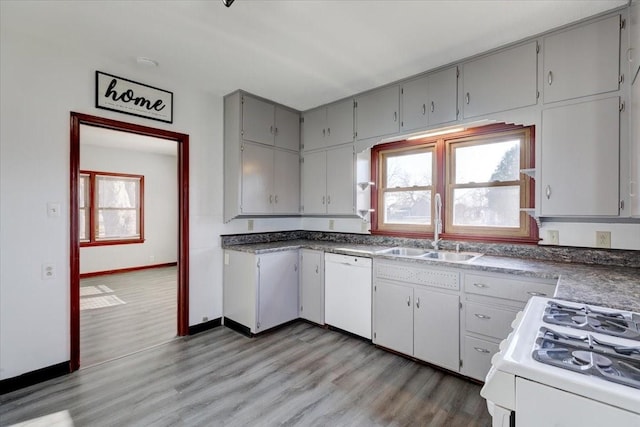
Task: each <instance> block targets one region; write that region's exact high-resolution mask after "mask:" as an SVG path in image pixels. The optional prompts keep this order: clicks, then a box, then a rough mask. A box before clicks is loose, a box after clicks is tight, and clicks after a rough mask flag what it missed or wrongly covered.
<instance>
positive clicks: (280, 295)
mask: <svg viewBox="0 0 640 427" xmlns="http://www.w3.org/2000/svg"><path fill="white" fill-rule="evenodd" d="M298 262H299V260H298V251H297V250H293V251H282V252H272V253H266V254H253V253H246V252H239V251H231V250H226V251H225V252H224V282H223V289H224V301H223V302H224V304H223V315H224V318H225V319H230V320H233V321H234V322H236V323H239V324H240V325H243V326H245V327H246V328H247V329H248V330H249V331H250V332H251V333H258V332H262V331H266V330H267V329H271V328H273V327H275V326H278V325H281V324H283V323H286V322H288V321H291V320H294V319H297V318H298Z"/></svg>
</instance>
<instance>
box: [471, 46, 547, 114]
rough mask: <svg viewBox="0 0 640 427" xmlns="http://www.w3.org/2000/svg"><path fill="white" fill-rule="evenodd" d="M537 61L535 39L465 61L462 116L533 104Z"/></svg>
mask: <svg viewBox="0 0 640 427" xmlns="http://www.w3.org/2000/svg"><path fill="white" fill-rule="evenodd" d="M537 64H538V54H537V42H535V41H532V42H529V43H526V44H523V45H520V46H516V47H512V48H509V49H505V50H502V51H499V52H496V53H493V54H490V55H487V56H483V57H481V58H478V59H475V60H472V61H469V62H466V63H464V64H463V66H462V70H463V71H462V73H463V78H462V82H463V89H462V96H463V105H462V108H463V115H464V118H470V117H477V116H482V115H485V114H489V113H495V112H499V111H506V110H511V109H515V108H520V107H526V106H529V105H535V104H536V103H537V102H538V89H537V88H538V84H537V76H538V68H537Z"/></svg>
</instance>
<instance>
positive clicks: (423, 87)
mask: <svg viewBox="0 0 640 427" xmlns="http://www.w3.org/2000/svg"><path fill="white" fill-rule="evenodd" d="M400 92H401V94H400V95H401V99H402V103H401V105H402V120H401V121H400V129H401V130H403V131H410V130H414V129H420V128H424V127H426V126H433V125H438V124H442V123H447V122H453V121H455V120H456V119H457V118H458V67H451V68H447V69H445V70H442V71H438V72H436V73H433V74H429V75H428V76H423V77H420V78H417V79H413V80H409V81H406V82H404V83H403V84H402V88H401V90H400Z"/></svg>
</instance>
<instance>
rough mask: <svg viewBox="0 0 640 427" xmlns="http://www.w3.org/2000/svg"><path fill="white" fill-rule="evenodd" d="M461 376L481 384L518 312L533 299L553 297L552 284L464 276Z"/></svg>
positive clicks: (493, 276) (496, 276)
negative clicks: (533, 297)
mask: <svg viewBox="0 0 640 427" xmlns="http://www.w3.org/2000/svg"><path fill="white" fill-rule="evenodd" d="M462 280H463V284H464V300H463V303H462V312H461V316H460V318H461V325H460V326H461V328H460V330H461V334H460V336H461V346H462V348H461V366H460V372H461V373H462V374H464V375H466V376H468V377H471V378H475V379H477V380H481V381H484V379H485V377H486V375H487V373H488V372H489V369H490V368H491V358H492V357H493V355H494V354H495V353H497V352H498V347H499V344H500V341H502V340H503V339H505V338H506V337H507V335H509V333H510V332H511V330H512V326H511V323H512V322H513V320H514V319H515V317H516V314H517V313H518V311H520V310H522V308H524V306H525V304H526V302H527V301H528V300H529V298H531V297H532V296H542V297H552V296H553V294H554V292H555V286H556V284H555V283H554V281H553V280H536V279H531V278H519V277H514V276H512V275H505V274H491V273H484V272H483V273H464V274H463V278H462Z"/></svg>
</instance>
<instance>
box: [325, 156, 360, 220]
mask: <svg viewBox="0 0 640 427" xmlns="http://www.w3.org/2000/svg"><path fill="white" fill-rule="evenodd" d="M354 156H355V154H354V153H353V146H352V145H348V146H346V147H340V148H334V149H331V150H327V171H326V182H327V213H330V214H353V213H354V212H355V190H356V184H355V171H354V169H355V158H354Z"/></svg>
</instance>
